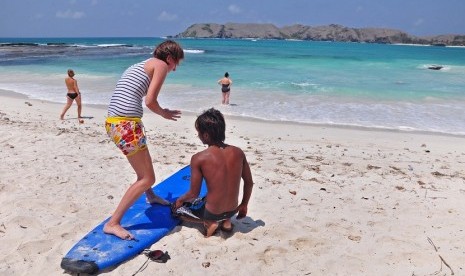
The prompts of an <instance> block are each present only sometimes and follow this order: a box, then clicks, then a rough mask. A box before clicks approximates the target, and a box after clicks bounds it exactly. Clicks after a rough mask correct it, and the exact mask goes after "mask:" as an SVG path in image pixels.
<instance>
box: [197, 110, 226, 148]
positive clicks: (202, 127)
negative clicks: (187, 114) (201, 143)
mask: <svg viewBox="0 0 465 276" xmlns="http://www.w3.org/2000/svg"><path fill="white" fill-rule="evenodd" d="M195 128H196V129H197V130H198V131H199V132H200V134H204V133H207V134H208V136H209V138H210V141H209V142H211V143H213V144H214V143H220V142H221V143H222V142H224V140H225V132H226V123H225V121H224V117H223V114H221V112H220V111H219V110H216V109H214V108H210V109H208V110H206V111H204V112H203V113H202V114H201V115H199V117H197V120H195Z"/></svg>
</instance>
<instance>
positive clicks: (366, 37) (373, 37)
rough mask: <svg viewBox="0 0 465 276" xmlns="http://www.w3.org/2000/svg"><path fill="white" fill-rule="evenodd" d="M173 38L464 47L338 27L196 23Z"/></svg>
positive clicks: (462, 41)
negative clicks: (294, 40) (290, 40)
mask: <svg viewBox="0 0 465 276" xmlns="http://www.w3.org/2000/svg"><path fill="white" fill-rule="evenodd" d="M174 38H243V39H296V40H313V41H342V42H365V43H383V44H422V45H436V46H465V35H453V34H447V35H436V36H426V37H418V36H413V35H410V34H408V33H405V32H402V31H399V30H394V29H385V28H349V27H345V26H342V25H337V24H330V25H326V26H317V27H312V26H305V25H300V24H296V25H292V26H286V27H282V28H278V27H276V26H275V25H273V24H242V23H227V24H215V23H199V24H193V25H192V26H190V27H189V28H187V29H186V30H185V31H184V32H182V33H179V34H177V35H175V36H174Z"/></svg>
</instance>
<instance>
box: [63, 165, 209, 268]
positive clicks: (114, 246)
mask: <svg viewBox="0 0 465 276" xmlns="http://www.w3.org/2000/svg"><path fill="white" fill-rule="evenodd" d="M189 186H190V166H186V167H184V168H182V169H180V170H179V171H178V172H176V173H175V174H173V175H172V176H170V177H169V178H167V179H166V180H164V181H162V182H161V183H159V184H158V185H156V186H155V187H154V188H153V190H154V191H155V194H156V195H158V196H160V197H162V198H164V199H166V200H168V201H170V202H174V201H175V200H176V199H177V198H178V197H179V196H181V195H182V194H184V193H185V192H186V191H187V190H188V189H189ZM206 192H207V189H206V184H205V181H204V182H203V183H202V189H201V191H200V196H204V195H205V194H206ZM109 219H110V218H107V219H105V220H104V221H103V222H102V223H100V224H99V225H98V226H97V227H95V228H94V229H93V230H92V231H90V232H89V233H88V234H87V235H85V236H84V237H83V238H82V239H81V240H80V241H78V242H77V243H76V244H75V245H74V246H73V247H72V248H71V250H70V251H69V252H68V253H67V254H66V255H65V256H64V257H63V259H62V261H61V267H62V268H63V269H64V270H66V271H69V272H77V273H88V274H94V273H97V272H99V271H102V270H104V269H106V268H110V267H112V266H116V265H117V264H120V263H122V262H124V261H126V260H127V259H129V258H132V257H134V256H135V255H137V254H139V253H141V252H142V251H143V250H144V249H146V248H148V247H150V246H151V245H152V244H154V243H155V242H157V241H158V240H160V239H161V238H162V237H164V236H165V235H166V234H168V233H169V232H170V231H171V230H173V228H174V227H175V226H176V225H178V224H179V223H180V221H179V220H178V219H176V218H174V217H173V216H172V215H171V210H170V206H163V205H159V204H154V205H150V204H149V203H147V202H146V197H145V194H143V195H142V196H141V197H140V198H139V199H138V200H137V201H136V202H135V203H134V205H133V206H132V207H130V208H129V209H128V211H127V212H126V213H125V214H124V217H123V219H122V220H121V225H122V226H123V227H124V228H126V229H127V230H129V231H130V232H131V233H132V234H133V235H134V236H135V238H136V239H135V240H130V241H128V240H122V239H120V238H118V237H116V236H113V235H108V234H105V233H103V226H104V225H105V223H106V222H107V221H108V220H109Z"/></svg>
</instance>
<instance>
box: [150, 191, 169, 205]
mask: <svg viewBox="0 0 465 276" xmlns="http://www.w3.org/2000/svg"><path fill="white" fill-rule="evenodd" d="M145 195H146V197H147V201H148V203H150V204H161V205H170V202H169V201H168V200H165V199H164V198H161V197H159V196H157V195H156V194H155V193H154V192H153V191H152V190H150V191H147V192H145Z"/></svg>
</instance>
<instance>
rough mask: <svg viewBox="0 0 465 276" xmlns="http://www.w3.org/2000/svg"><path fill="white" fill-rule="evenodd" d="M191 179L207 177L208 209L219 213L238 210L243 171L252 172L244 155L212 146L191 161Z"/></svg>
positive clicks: (233, 148) (228, 148) (226, 148)
mask: <svg viewBox="0 0 465 276" xmlns="http://www.w3.org/2000/svg"><path fill="white" fill-rule="evenodd" d="M191 169H192V175H191V177H192V178H194V179H196V178H197V177H198V176H200V177H202V176H203V177H204V178H205V181H206V183H207V189H208V194H207V200H206V202H207V203H206V208H207V209H208V210H209V211H210V212H213V213H216V214H220V213H223V212H229V211H232V210H235V209H236V208H237V206H238V196H239V190H240V184H241V177H242V175H243V170H248V171H250V168H249V166H248V163H247V161H246V159H245V155H244V152H243V151H242V150H241V149H240V148H238V147H235V146H231V145H224V147H218V146H209V147H208V148H207V149H205V150H204V151H201V152H199V153H197V154H195V155H194V156H193V157H192V160H191Z"/></svg>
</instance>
